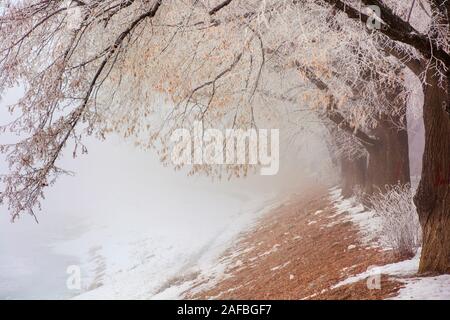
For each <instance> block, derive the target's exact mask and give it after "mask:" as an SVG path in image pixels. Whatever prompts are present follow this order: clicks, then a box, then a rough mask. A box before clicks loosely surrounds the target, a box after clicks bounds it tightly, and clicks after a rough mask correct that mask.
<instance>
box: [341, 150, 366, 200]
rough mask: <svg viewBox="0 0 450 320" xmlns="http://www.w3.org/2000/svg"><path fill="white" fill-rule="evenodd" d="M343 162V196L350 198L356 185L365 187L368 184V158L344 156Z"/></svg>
mask: <svg viewBox="0 0 450 320" xmlns="http://www.w3.org/2000/svg"><path fill="white" fill-rule="evenodd" d="M340 162H341V186H342V196H343V197H344V198H349V197H351V196H352V195H353V191H354V188H355V187H356V186H361V187H364V185H365V184H366V172H367V159H366V158H365V157H361V158H358V159H348V158H346V157H342V158H341V159H340Z"/></svg>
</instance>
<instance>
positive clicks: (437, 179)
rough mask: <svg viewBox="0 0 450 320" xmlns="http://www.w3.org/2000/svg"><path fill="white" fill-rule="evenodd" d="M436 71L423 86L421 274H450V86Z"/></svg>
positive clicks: (419, 196)
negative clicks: (437, 75)
mask: <svg viewBox="0 0 450 320" xmlns="http://www.w3.org/2000/svg"><path fill="white" fill-rule="evenodd" d="M434 72H435V71H434V70H430V71H429V72H428V75H427V81H426V82H427V83H428V84H427V85H424V96H425V97H424V112H423V117H424V124H425V151H424V155H423V167H422V177H421V181H420V184H419V188H418V190H417V194H416V196H415V203H416V206H417V210H418V213H419V219H420V223H421V225H422V230H423V247H422V257H421V260H420V267H419V272H420V273H429V272H431V273H450V114H449V110H450V108H449V103H450V96H449V93H448V92H449V91H447V90H448V85H449V83H448V79H447V83H444V87H440V86H439V81H438V79H437V78H436V77H435V75H434V74H433V73H434ZM441 85H442V84H441ZM445 87H447V88H445ZM446 89H447V90H446Z"/></svg>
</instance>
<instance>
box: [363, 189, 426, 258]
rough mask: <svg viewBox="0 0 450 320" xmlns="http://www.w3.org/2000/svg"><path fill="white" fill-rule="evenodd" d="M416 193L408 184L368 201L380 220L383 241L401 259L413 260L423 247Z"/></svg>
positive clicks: (388, 190)
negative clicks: (411, 258) (414, 195)
mask: <svg viewBox="0 0 450 320" xmlns="http://www.w3.org/2000/svg"><path fill="white" fill-rule="evenodd" d="M413 194H414V192H413V190H412V189H411V186H410V185H409V184H404V185H402V184H397V185H393V186H387V187H386V189H385V190H384V191H383V192H378V193H376V194H375V195H373V196H371V197H369V202H370V205H371V207H372V209H373V210H374V212H375V214H376V215H378V216H379V217H381V221H382V226H381V227H382V232H381V235H380V240H381V241H382V243H383V244H385V245H386V246H389V247H391V248H392V249H393V250H394V252H395V253H396V254H398V255H399V256H401V257H408V258H409V257H413V256H414V255H415V254H416V253H417V250H418V249H419V248H420V246H421V241H422V239H421V228H420V223H419V218H418V215H417V211H416V207H415V205H414V202H413Z"/></svg>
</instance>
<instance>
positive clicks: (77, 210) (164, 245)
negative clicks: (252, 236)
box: [0, 139, 300, 299]
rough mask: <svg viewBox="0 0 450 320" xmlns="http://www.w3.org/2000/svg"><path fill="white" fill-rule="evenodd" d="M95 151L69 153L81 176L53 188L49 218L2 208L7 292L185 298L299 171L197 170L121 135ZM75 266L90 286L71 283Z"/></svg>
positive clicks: (2, 278)
mask: <svg viewBox="0 0 450 320" xmlns="http://www.w3.org/2000/svg"><path fill="white" fill-rule="evenodd" d="M89 152H90V153H89V157H82V158H79V159H76V161H74V160H73V159H71V157H67V158H65V159H63V162H64V165H65V167H66V168H68V169H71V170H73V171H75V172H76V176H75V177H64V178H62V179H61V180H60V181H58V183H57V184H56V186H55V187H53V188H52V189H51V190H49V192H48V194H47V199H46V200H45V201H44V202H43V205H44V207H43V210H42V212H39V213H38V218H39V220H40V224H39V225H37V224H35V223H34V220H33V219H32V218H31V217H28V216H24V217H23V219H21V220H20V221H18V222H17V223H16V224H10V223H9V217H8V214H7V210H5V208H0V209H2V210H1V215H0V298H3V299H21V298H24V299H38V298H48V299H64V298H71V297H76V298H81V299H97V298H113V299H116V298H117V299H119V298H121V299H149V298H152V297H154V296H155V295H156V294H158V296H159V297H164V298H177V297H178V296H179V294H180V293H181V291H182V288H181V287H180V286H176V284H178V285H179V284H182V282H183V279H189V277H190V276H192V275H193V274H195V273H196V272H198V271H199V270H201V269H202V268H208V265H209V261H211V260H212V259H215V258H217V256H218V255H219V254H220V253H221V252H222V250H224V249H225V248H226V247H227V245H228V243H229V242H230V241H231V239H232V238H233V237H234V236H236V235H237V234H238V233H239V232H241V231H243V230H244V229H245V228H246V227H247V226H249V225H251V223H252V221H254V219H257V217H259V216H260V215H261V214H262V213H263V212H264V211H265V210H267V209H268V208H270V206H271V204H272V202H273V201H275V199H277V195H278V194H280V193H281V194H283V185H284V184H285V183H286V184H289V183H288V182H287V181H288V180H289V176H292V174H289V168H288V167H285V169H286V173H287V177H286V175H283V173H281V175H280V176H274V177H261V176H256V177H253V178H249V179H247V180H237V181H232V182H227V181H223V182H212V181H211V180H210V179H209V178H202V177H187V176H186V174H185V173H182V172H181V173H180V172H174V171H173V170H172V169H171V168H163V167H162V166H161V164H160V163H159V160H158V159H157V157H156V156H155V155H154V154H152V153H150V152H145V151H139V150H136V149H135V148H134V147H133V146H131V145H129V144H127V143H124V142H122V141H119V140H118V139H112V140H108V141H107V142H105V143H97V142H92V144H91V145H89ZM0 165H1V163H0ZM0 169H2V168H1V167H0ZM0 171H1V170H0ZM299 176H300V174H299ZM293 178H294V177H293ZM297 180H298V179H297ZM294 182H295V181H294ZM290 185H291V186H294V187H295V186H296V185H295V183H294V184H290ZM297 186H298V185H297ZM286 194H290V193H289V192H286ZM71 267H75V268H78V267H79V268H80V271H81V290H77V289H73V288H67V286H66V281H67V280H68V279H69V277H70V276H71V274H68V273H67V270H68V268H71ZM72 270H73V269H72Z"/></svg>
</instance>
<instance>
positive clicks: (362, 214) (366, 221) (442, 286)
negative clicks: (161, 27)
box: [330, 187, 450, 300]
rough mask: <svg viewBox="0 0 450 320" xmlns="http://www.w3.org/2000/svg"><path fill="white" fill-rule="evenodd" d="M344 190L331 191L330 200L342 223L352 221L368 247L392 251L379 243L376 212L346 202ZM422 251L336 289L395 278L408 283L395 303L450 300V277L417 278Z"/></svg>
mask: <svg viewBox="0 0 450 320" xmlns="http://www.w3.org/2000/svg"><path fill="white" fill-rule="evenodd" d="M341 192H342V190H341V189H339V188H338V187H335V188H332V189H330V198H331V200H332V201H333V203H334V206H335V207H336V209H337V215H338V216H341V217H342V219H346V220H350V221H352V222H353V223H355V224H356V225H357V226H358V227H359V229H360V230H361V238H362V240H363V241H364V242H366V244H373V245H377V246H379V247H382V248H383V249H384V250H389V249H390V248H388V247H385V246H383V244H382V243H379V242H377V241H375V240H376V239H377V238H378V237H379V236H380V232H381V220H380V218H379V217H377V216H375V215H374V213H373V212H370V211H366V210H364V207H363V206H362V205H360V204H358V203H357V202H356V200H355V199H343V197H342V195H341ZM419 261H420V250H419V251H418V253H417V254H416V256H415V257H414V258H412V259H410V260H405V261H400V262H397V263H393V264H388V265H384V266H373V267H370V268H369V269H368V270H366V271H365V272H363V273H361V274H358V275H355V276H352V277H349V278H347V279H345V280H344V281H341V282H339V283H337V284H336V285H334V286H333V288H337V287H340V286H343V285H348V284H351V283H355V282H358V281H360V280H365V279H368V278H371V277H373V276H379V275H388V276H393V277H395V279H396V280H397V281H401V282H403V283H404V288H402V289H401V290H400V291H399V293H398V295H397V296H396V297H394V298H392V299H400V300H417V299H419V300H428V299H430V300H450V275H442V276H438V277H417V276H416V275H417V271H418V269H419Z"/></svg>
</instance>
